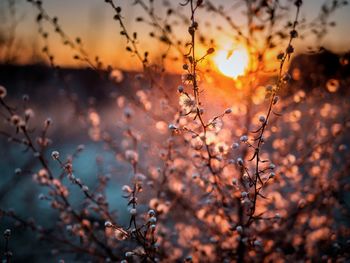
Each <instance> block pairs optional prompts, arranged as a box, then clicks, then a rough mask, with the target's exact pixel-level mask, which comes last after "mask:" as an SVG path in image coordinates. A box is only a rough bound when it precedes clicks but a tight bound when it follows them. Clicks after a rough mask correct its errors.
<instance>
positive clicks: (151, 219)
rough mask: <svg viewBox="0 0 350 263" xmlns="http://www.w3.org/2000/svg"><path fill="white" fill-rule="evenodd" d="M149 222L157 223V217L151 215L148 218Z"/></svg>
mask: <svg viewBox="0 0 350 263" xmlns="http://www.w3.org/2000/svg"><path fill="white" fill-rule="evenodd" d="M148 221H149V222H150V223H151V224H155V223H157V218H156V217H155V216H152V217H151V218H150V219H149V220H148Z"/></svg>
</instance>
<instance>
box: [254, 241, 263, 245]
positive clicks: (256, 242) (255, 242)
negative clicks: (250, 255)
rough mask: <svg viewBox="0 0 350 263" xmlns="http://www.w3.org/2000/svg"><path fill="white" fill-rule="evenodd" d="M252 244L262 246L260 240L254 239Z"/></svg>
mask: <svg viewBox="0 0 350 263" xmlns="http://www.w3.org/2000/svg"><path fill="white" fill-rule="evenodd" d="M254 246H257V247H261V246H262V242H261V241H260V240H255V241H254Z"/></svg>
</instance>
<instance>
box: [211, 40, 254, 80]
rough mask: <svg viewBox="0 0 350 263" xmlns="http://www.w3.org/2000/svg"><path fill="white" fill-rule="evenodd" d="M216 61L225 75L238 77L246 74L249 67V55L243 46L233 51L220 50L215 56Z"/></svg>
mask: <svg viewBox="0 0 350 263" xmlns="http://www.w3.org/2000/svg"><path fill="white" fill-rule="evenodd" d="M214 63H215V65H216V66H217V68H218V69H219V71H220V72H221V73H222V74H224V75H225V76H227V77H231V78H237V77H238V76H241V75H244V73H245V71H246V68H247V67H248V63H249V55H248V52H247V50H246V49H245V48H243V47H242V48H237V49H234V50H232V51H226V50H220V51H218V52H217V55H216V56H215V57H214Z"/></svg>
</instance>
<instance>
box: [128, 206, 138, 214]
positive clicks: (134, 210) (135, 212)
mask: <svg viewBox="0 0 350 263" xmlns="http://www.w3.org/2000/svg"><path fill="white" fill-rule="evenodd" d="M129 212H130V215H132V216H135V215H136V214H137V210H136V208H131V209H130V211H129Z"/></svg>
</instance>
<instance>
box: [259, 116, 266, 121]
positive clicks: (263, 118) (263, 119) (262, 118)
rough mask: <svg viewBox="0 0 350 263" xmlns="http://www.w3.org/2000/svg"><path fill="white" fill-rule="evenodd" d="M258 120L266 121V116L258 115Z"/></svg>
mask: <svg viewBox="0 0 350 263" xmlns="http://www.w3.org/2000/svg"><path fill="white" fill-rule="evenodd" d="M259 121H260V122H261V123H264V122H265V121H266V118H265V116H262V115H261V116H260V117H259Z"/></svg>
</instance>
